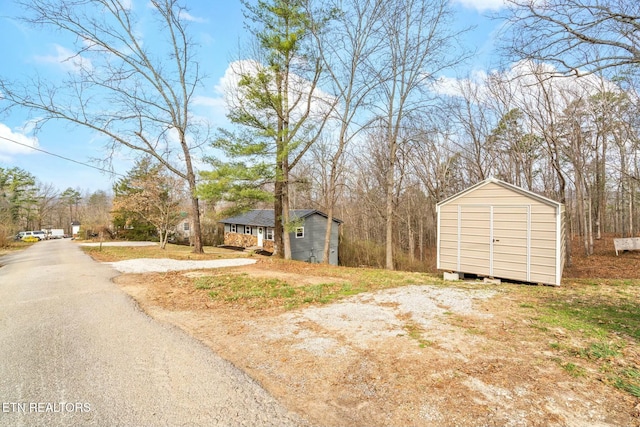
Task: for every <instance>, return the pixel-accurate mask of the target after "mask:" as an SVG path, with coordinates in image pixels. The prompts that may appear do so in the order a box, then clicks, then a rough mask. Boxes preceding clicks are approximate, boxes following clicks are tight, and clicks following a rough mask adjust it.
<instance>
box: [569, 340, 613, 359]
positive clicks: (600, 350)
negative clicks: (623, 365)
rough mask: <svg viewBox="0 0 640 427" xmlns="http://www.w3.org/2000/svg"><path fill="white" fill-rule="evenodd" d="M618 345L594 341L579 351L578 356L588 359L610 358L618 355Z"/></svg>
mask: <svg viewBox="0 0 640 427" xmlns="http://www.w3.org/2000/svg"><path fill="white" fill-rule="evenodd" d="M619 348H620V347H619V346H618V345H615V344H609V343H606V342H596V343H593V344H591V345H590V346H589V348H585V349H582V350H580V351H579V354H580V356H582V357H586V358H589V359H610V358H612V357H617V356H620V351H619Z"/></svg>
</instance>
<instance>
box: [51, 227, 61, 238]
mask: <svg viewBox="0 0 640 427" xmlns="http://www.w3.org/2000/svg"><path fill="white" fill-rule="evenodd" d="M48 231H49V232H48V234H47V238H48V239H62V238H64V230H63V229H62V228H52V229H51V230H48Z"/></svg>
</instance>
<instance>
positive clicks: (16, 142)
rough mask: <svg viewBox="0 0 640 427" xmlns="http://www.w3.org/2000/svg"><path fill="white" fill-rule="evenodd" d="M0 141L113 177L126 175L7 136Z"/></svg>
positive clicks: (0, 137) (1, 137)
mask: <svg viewBox="0 0 640 427" xmlns="http://www.w3.org/2000/svg"><path fill="white" fill-rule="evenodd" d="M0 139H4V140H6V141H9V142H13V143H14V144H18V145H21V146H23V147H27V148H30V149H32V150H35V151H39V152H41V153H44V154H48V155H49V156H53V157H58V158H59V159H62V160H66V161H68V162H73V163H77V164H79V165H82V166H86V167H88V168H93V169H97V170H99V171H101V172H106V173H109V174H112V175H118V176H122V177H124V176H125V175H122V174H120V173H118V172H114V171H111V170H108V169H105V168H101V167H98V166H94V165H91V164H89V163H84V162H81V161H79V160H74V159H70V158H69V157H65V156H61V155H60V154H56V153H51V152H49V151H47V150H43V149H42V148H36V147H32V146H31V145H27V144H24V143H22V142H18V141H16V140H15V139H11V138H7V137H6V136H0Z"/></svg>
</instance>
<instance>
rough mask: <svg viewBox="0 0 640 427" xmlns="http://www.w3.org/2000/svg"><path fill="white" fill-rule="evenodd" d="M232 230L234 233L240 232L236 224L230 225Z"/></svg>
mask: <svg viewBox="0 0 640 427" xmlns="http://www.w3.org/2000/svg"><path fill="white" fill-rule="evenodd" d="M230 230H231V232H232V233H237V232H238V226H237V225H236V224H230Z"/></svg>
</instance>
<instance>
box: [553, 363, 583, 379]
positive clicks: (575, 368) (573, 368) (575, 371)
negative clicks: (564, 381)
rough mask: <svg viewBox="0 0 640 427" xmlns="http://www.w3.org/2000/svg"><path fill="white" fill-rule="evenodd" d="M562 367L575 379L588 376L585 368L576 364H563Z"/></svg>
mask: <svg viewBox="0 0 640 427" xmlns="http://www.w3.org/2000/svg"><path fill="white" fill-rule="evenodd" d="M560 366H561V367H562V369H564V370H565V371H566V372H567V373H568V374H569V375H571V376H572V377H574V378H579V377H584V376H586V374H587V371H586V370H585V369H584V368H583V367H581V366H580V365H576V364H575V363H571V362H567V363H562V364H561V365H560Z"/></svg>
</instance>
